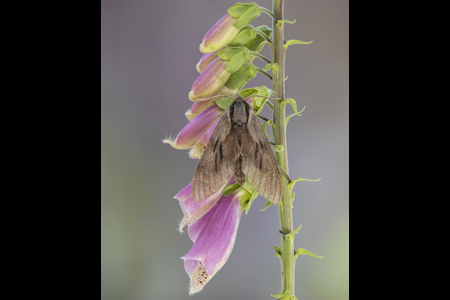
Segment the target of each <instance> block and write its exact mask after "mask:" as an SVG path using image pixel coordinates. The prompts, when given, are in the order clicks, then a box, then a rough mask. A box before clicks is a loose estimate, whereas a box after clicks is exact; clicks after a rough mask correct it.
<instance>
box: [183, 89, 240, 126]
mask: <svg viewBox="0 0 450 300" xmlns="http://www.w3.org/2000/svg"><path fill="white" fill-rule="evenodd" d="M236 93H237V90H236V89H235V90H231V89H229V88H228V87H227V86H226V83H225V85H224V86H223V87H221V88H220V89H219V90H218V91H217V92H216V93H215V94H214V95H212V96H211V97H209V98H208V99H207V100H201V101H198V102H194V104H192V107H191V109H189V110H188V111H187V112H186V113H185V115H186V118H188V120H189V121H190V120H192V119H193V118H194V117H195V116H196V115H198V114H199V113H201V112H202V111H204V110H205V109H207V108H208V107H210V106H213V105H214V102H215V101H217V100H219V99H220V98H221V96H228V97H231V98H234V97H235V96H236ZM216 96H217V97H216Z"/></svg>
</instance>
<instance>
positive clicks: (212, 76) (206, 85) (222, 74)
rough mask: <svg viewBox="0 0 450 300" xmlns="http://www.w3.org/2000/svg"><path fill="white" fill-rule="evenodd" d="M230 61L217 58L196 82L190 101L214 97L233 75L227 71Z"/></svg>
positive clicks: (190, 94)
mask: <svg viewBox="0 0 450 300" xmlns="http://www.w3.org/2000/svg"><path fill="white" fill-rule="evenodd" d="M227 64H228V61H226V60H223V59H221V58H216V59H215V60H214V61H213V62H212V63H210V64H209V65H208V66H207V67H206V69H205V70H204V71H203V72H202V73H201V74H200V76H199V77H198V78H197V79H196V80H195V81H194V84H193V85H192V90H191V92H190V93H189V99H191V100H192V101H201V100H202V99H206V98H209V97H211V96H212V95H214V94H215V93H216V92H217V91H218V90H219V89H220V88H222V87H223V85H224V84H225V82H227V80H228V78H229V77H230V75H231V73H229V72H228V71H227V70H226V67H227Z"/></svg>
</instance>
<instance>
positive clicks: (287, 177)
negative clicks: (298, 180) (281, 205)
mask: <svg viewBox="0 0 450 300" xmlns="http://www.w3.org/2000/svg"><path fill="white" fill-rule="evenodd" d="M278 169H280V171H281V173H283V175H284V177H286V179H287V180H288V181H289V183H291V182H292V179H291V177H289V174H288V173H287V172H286V171H285V170H284V169H283V168H282V167H280V166H278Z"/></svg>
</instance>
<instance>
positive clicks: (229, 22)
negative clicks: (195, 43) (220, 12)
mask: <svg viewBox="0 0 450 300" xmlns="http://www.w3.org/2000/svg"><path fill="white" fill-rule="evenodd" d="M237 19H238V18H236V17H232V16H231V15H229V14H226V15H225V16H223V17H222V18H221V19H220V20H219V21H217V23H216V24H214V26H213V27H211V29H210V30H209V31H208V32H207V33H206V34H205V36H204V37H203V40H202V44H201V45H200V51H201V52H203V53H209V52H213V51H216V50H219V49H220V48H222V47H224V46H226V45H227V44H228V43H229V42H231V41H232V40H233V39H234V37H235V36H236V35H237V34H238V32H239V29H237V28H236V27H234V26H233V24H234V23H236V21H237Z"/></svg>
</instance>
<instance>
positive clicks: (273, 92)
mask: <svg viewBox="0 0 450 300" xmlns="http://www.w3.org/2000/svg"><path fill="white" fill-rule="evenodd" d="M269 91H270V93H271V94H272V95H275V96H277V97H279V98H283V97H282V96H281V95H280V94H278V93H277V92H275V91H274V90H269Z"/></svg>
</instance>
